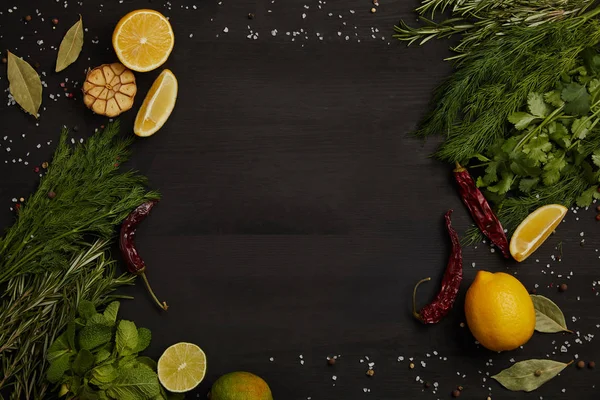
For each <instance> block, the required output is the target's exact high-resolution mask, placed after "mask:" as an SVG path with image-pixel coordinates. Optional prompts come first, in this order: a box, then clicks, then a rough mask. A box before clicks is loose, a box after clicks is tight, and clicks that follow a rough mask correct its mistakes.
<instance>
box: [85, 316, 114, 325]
mask: <svg viewBox="0 0 600 400" xmlns="http://www.w3.org/2000/svg"><path fill="white" fill-rule="evenodd" d="M87 324H88V325H106V326H112V325H113V324H112V323H110V322H109V321H108V320H107V319H106V317H105V316H104V315H102V314H94V315H93V316H92V318H90V319H89V320H88V323H87Z"/></svg>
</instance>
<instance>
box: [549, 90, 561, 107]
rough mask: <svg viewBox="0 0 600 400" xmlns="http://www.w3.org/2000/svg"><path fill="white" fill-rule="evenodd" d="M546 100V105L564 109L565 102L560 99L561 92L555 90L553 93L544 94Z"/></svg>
mask: <svg viewBox="0 0 600 400" xmlns="http://www.w3.org/2000/svg"><path fill="white" fill-rule="evenodd" d="M544 100H545V101H546V103H548V104H551V105H553V106H554V107H556V108H559V107H562V105H563V104H565V102H564V101H563V99H562V98H561V97H560V90H553V91H551V92H547V93H544Z"/></svg>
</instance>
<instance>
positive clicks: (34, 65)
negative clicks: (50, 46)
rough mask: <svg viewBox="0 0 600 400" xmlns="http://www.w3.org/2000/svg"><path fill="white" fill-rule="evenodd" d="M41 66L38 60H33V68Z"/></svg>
mask: <svg viewBox="0 0 600 400" xmlns="http://www.w3.org/2000/svg"><path fill="white" fill-rule="evenodd" d="M41 66H42V64H40V63H39V62H35V63H34V64H33V67H34V68H35V69H39V68H40V67H41Z"/></svg>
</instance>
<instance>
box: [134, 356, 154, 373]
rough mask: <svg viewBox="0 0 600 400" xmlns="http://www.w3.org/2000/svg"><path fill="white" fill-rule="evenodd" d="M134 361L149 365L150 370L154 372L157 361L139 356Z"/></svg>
mask: <svg viewBox="0 0 600 400" xmlns="http://www.w3.org/2000/svg"><path fill="white" fill-rule="evenodd" d="M136 361H137V362H138V363H140V364H143V365H145V366H147V367H149V368H150V369H151V370H152V371H155V372H156V368H157V363H156V361H154V360H153V359H151V358H150V357H146V356H141V357H138V358H136Z"/></svg>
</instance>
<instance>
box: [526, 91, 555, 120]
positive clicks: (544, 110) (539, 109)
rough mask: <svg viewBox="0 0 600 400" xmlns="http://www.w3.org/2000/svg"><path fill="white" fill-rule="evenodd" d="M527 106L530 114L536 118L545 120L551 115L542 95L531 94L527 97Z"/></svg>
mask: <svg viewBox="0 0 600 400" xmlns="http://www.w3.org/2000/svg"><path fill="white" fill-rule="evenodd" d="M527 106H528V108H529V112H530V113H531V114H533V115H535V116H536V117H541V118H544V117H546V116H547V115H548V114H550V107H548V104H546V102H545V101H544V96H543V95H542V94H540V93H536V92H531V93H529V95H528V96H527Z"/></svg>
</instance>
